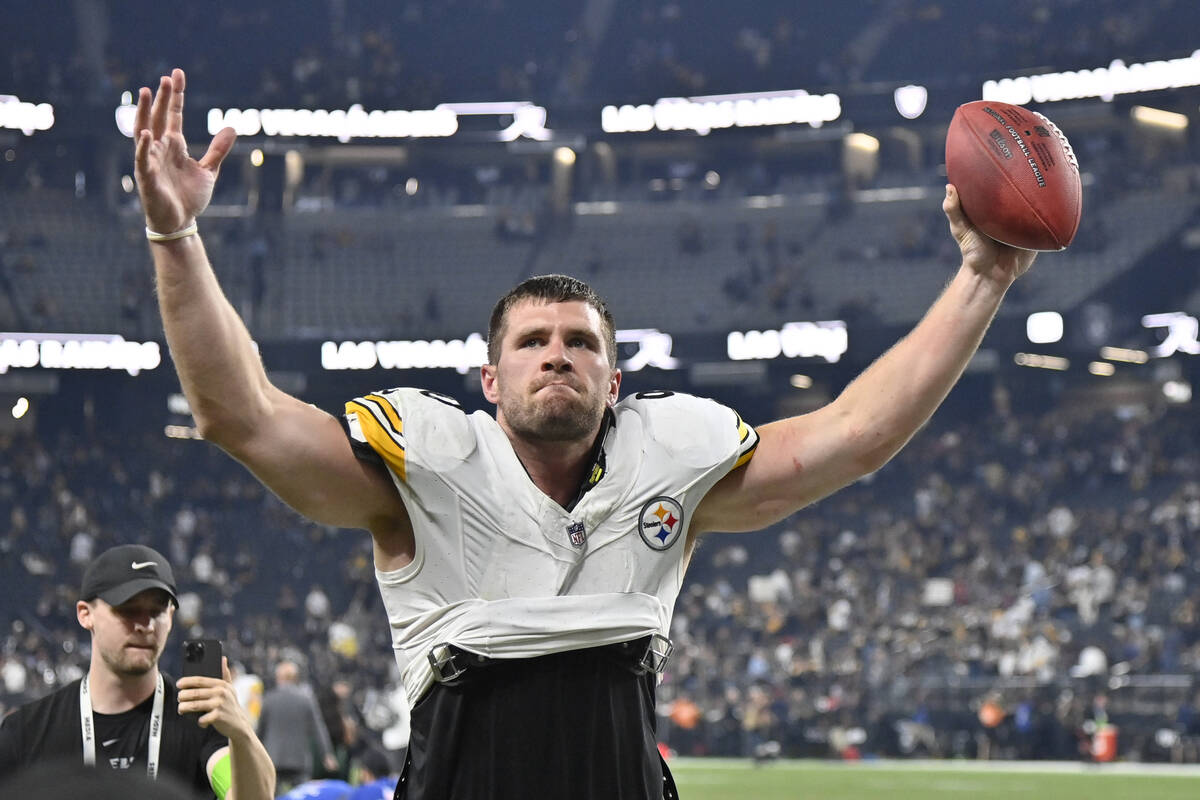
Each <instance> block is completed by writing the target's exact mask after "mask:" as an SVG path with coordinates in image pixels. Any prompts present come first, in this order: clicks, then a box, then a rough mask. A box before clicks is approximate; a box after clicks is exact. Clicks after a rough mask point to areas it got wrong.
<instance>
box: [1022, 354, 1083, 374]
mask: <svg viewBox="0 0 1200 800" xmlns="http://www.w3.org/2000/svg"><path fill="white" fill-rule="evenodd" d="M1013 362H1015V363H1016V364H1017V366H1019V367H1035V368H1037V369H1052V370H1057V371H1059V372H1063V371H1064V370H1067V369H1069V368H1070V366H1071V362H1070V361H1068V360H1067V359H1065V358H1062V357H1061V356H1044V355H1040V354H1038V353H1017V354H1016V355H1015V356H1013Z"/></svg>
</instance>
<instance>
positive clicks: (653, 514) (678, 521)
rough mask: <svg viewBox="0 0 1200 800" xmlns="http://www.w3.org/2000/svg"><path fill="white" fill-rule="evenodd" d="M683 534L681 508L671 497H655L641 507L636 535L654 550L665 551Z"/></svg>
mask: <svg viewBox="0 0 1200 800" xmlns="http://www.w3.org/2000/svg"><path fill="white" fill-rule="evenodd" d="M682 532H683V506H681V505H679V501H677V500H676V499H675V498H673V497H666V496H665V495H664V496H662V497H655V498H654V499H653V500H651V501H649V502H648V503H646V504H645V505H644V506H642V513H641V514H639V515H638V533H639V534H641V537H642V541H644V542H645V543H646V544H648V545H650V546H651V547H652V548H654V549H655V550H666V549H667V548H669V547H670V546H671V545H673V544H675V540H676V539H678V538H679V534H680V533H682Z"/></svg>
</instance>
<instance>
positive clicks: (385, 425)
mask: <svg viewBox="0 0 1200 800" xmlns="http://www.w3.org/2000/svg"><path fill="white" fill-rule="evenodd" d="M345 423H346V433H347V435H348V436H349V437H350V444H351V447H353V449H354V452H355V453H356V454H357V455H358V457H359V458H362V459H365V460H368V461H375V462H376V463H381V464H383V465H385V466H386V467H387V468H388V470H389V471H390V472H391V473H392V475H393V476H394V477H395V479H396V480H397V481H398V482H400V483H408V477H409V473H410V472H411V471H412V470H413V469H414V468H416V469H421V468H433V469H434V471H437V470H438V469H441V468H445V467H446V466H447V465H450V464H453V463H457V462H460V461H462V460H463V459H465V458H466V457H467V456H468V455H469V454H470V453H471V452H472V451H473V450H474V449H475V436H474V433H473V432H472V430H471V426H470V424H469V423H468V421H467V415H466V414H465V413H464V412H463V410H462V408H461V407H460V406H459V405H458V403H457V401H455V400H454V399H453V398H451V397H447V396H445V395H442V394H438V393H437V392H431V391H427V390H425V389H408V388H402V389H389V390H387V391H385V392H374V393H372V394H368V395H364V396H362V397H356V398H354V399H353V400H351V401H349V402H348V403H346V415H345Z"/></svg>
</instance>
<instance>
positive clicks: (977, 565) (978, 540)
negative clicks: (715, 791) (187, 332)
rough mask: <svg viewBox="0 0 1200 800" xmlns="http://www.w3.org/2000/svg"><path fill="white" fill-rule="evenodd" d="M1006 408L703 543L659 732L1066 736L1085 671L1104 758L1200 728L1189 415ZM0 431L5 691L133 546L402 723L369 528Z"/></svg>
mask: <svg viewBox="0 0 1200 800" xmlns="http://www.w3.org/2000/svg"><path fill="white" fill-rule="evenodd" d="M1019 403H1020V401H1019V399H1017V398H1012V399H1009V398H1008V397H1007V396H1005V393H1004V392H1003V391H1002V390H1001V391H999V392H998V394H997V399H996V403H995V408H994V409H993V410H991V411H990V412H984V411H982V410H981V411H980V412H979V413H978V416H977V418H973V419H966V418H956V417H955V416H954V415H948V416H944V417H943V418H935V421H934V423H933V425H931V427H930V428H929V429H928V430H926V431H924V432H922V433H921V434H920V435H919V436H918V438H917V439H916V440H915V441H914V442H913V443H912V444H911V445H910V446H909V448H908V449H907V450H906V451H904V453H902V454H901V456H900V457H898V459H897V460H896V461H895V462H894V463H892V464H891V465H889V466H888V467H886V468H885V469H883V470H881V471H880V472H879V473H877V474H875V475H874V476H872V477H871V478H870V479H868V480H864V481H862V482H860V483H859V484H857V485H855V486H853V487H850V488H848V489H847V490H845V491H843V492H842V493H840V494H838V495H837V496H835V497H833V498H831V499H830V500H827V501H825V502H823V503H821V504H819V505H818V506H816V507H814V508H812V509H808V510H806V511H804V512H801V513H799V514H797V515H795V516H794V517H793V518H791V519H789V520H787V521H786V522H785V523H784V524H782V525H780V526H777V527H776V528H774V529H771V530H768V531H765V532H761V533H757V534H752V535H748V536H737V537H735V536H723V535H713V536H710V537H708V538H707V539H706V540H704V541H702V542H701V544H700V546H699V548H698V550H697V553H696V555H695V557H694V559H693V563H692V566H691V568H690V575H689V580H688V583H687V584H686V585H685V589H684V593H683V595H682V596H681V599H680V602H679V605H678V607H677V610H676V615H675V621H674V629H673V636H674V640H675V643H676V654H675V656H674V658H675V660H674V662H673V663H672V665H671V667H670V669H669V670H668V673H667V675H666V676H665V680H664V683H663V685H662V687H661V688H660V695H659V701H660V715H661V721H662V730H661V733H662V736H663V739H664V740H665V741H666V743H667V744H668V745H669V746H670V747H672V748H673V749H674V750H675V751H677V752H681V753H687V754H725V755H756V754H757V755H759V756H762V755H764V754H771V753H775V752H779V753H783V754H791V755H801V754H809V755H821V756H839V755H840V756H853V755H854V754H856V753H882V754H892V755H907V754H912V753H926V754H934V755H959V756H963V755H967V756H970V755H982V754H986V755H990V756H991V757H999V756H1007V757H1012V756H1018V755H1024V756H1028V757H1052V756H1054V757H1067V758H1069V757H1078V755H1079V753H1080V750H1079V746H1078V743H1079V741H1080V740H1079V739H1078V738H1077V734H1079V732H1080V731H1081V730H1083V725H1084V723H1085V722H1087V720H1088V719H1090V716H1089V715H1090V714H1091V709H1092V705H1093V699H1094V698H1095V697H1096V696H1099V695H1101V694H1104V693H1107V694H1108V695H1109V699H1110V700H1111V704H1110V705H1109V707H1108V712H1107V713H1108V714H1109V715H1110V716H1111V718H1112V720H1113V721H1114V722H1116V723H1117V724H1118V725H1119V726H1125V728H1124V729H1125V730H1126V731H1127V735H1126V737H1125V739H1124V740H1123V742H1122V746H1123V747H1124V748H1125V754H1126V755H1132V757H1138V758H1167V757H1170V756H1169V754H1168V753H1166V752H1165V751H1162V748H1161V747H1158V745H1156V744H1155V739H1154V734H1155V733H1156V732H1157V731H1158V729H1160V728H1162V729H1168V730H1172V731H1174V732H1175V734H1176V735H1178V737H1180V738H1179V740H1178V742H1177V748H1178V747H1187V746H1190V747H1193V748H1194V743H1195V741H1197V740H1196V739H1195V737H1196V736H1197V735H1200V708H1198V706H1197V703H1198V701H1200V695H1198V694H1197V690H1198V689H1200V687H1198V686H1197V685H1196V683H1195V675H1197V674H1200V575H1198V567H1197V564H1200V558H1198V556H1200V553H1197V551H1196V548H1197V541H1200V536H1198V534H1200V483H1198V482H1197V480H1196V476H1197V475H1200V456H1198V455H1197V453H1200V449H1197V447H1196V443H1197V441H1200V427H1198V423H1197V419H1196V417H1195V415H1194V414H1191V413H1189V412H1188V411H1187V410H1186V407H1185V408H1184V409H1179V410H1173V409H1171V408H1167V407H1164V408H1160V409H1153V410H1151V409H1146V408H1141V409H1132V408H1131V409H1126V410H1124V411H1120V412H1116V413H1114V412H1113V411H1112V410H1095V411H1086V410H1082V409H1081V408H1079V407H1064V408H1063V409H1061V410H1058V411H1054V412H1052V413H1048V414H1040V415H1037V416H1033V415H1030V414H1028V413H1023V412H1022V410H1021V408H1020V405H1019ZM1010 406H1011V408H1010ZM0 451H2V452H3V458H2V459H0V515H2V516H3V518H4V519H5V520H6V521H7V523H8V524H7V525H6V526H5V528H4V531H3V533H2V534H0V582H2V583H3V585H4V586H5V587H6V589H5V592H4V593H3V598H2V599H0V607H2V612H0V619H4V620H6V621H7V623H6V626H5V629H4V630H3V631H0V636H2V638H0V678H2V682H0V704H2V705H3V706H6V707H12V706H15V705H16V704H18V703H20V702H22V701H23V700H26V699H29V698H31V697H36V696H40V695H42V694H44V693H46V692H48V691H50V690H52V689H54V688H56V687H58V686H60V685H62V684H64V683H66V682H69V681H70V680H73V679H74V678H75V677H77V676H78V674H79V666H80V664H81V663H83V662H84V660H85V658H84V656H85V654H84V653H83V652H81V651H82V650H83V649H85V648H86V647H87V640H86V638H84V637H83V636H82V635H81V633H80V629H79V627H78V625H77V624H76V622H75V619H74V602H75V599H76V595H77V592H78V578H79V575H80V573H81V570H82V566H83V565H84V564H86V563H87V562H88V560H89V558H91V557H92V555H93V554H94V553H97V552H99V551H100V550H101V549H103V548H105V547H107V546H110V545H112V544H115V543H118V542H124V541H129V540H137V541H142V542H145V543H148V544H151V545H152V546H155V547H157V548H160V549H161V550H162V551H163V552H164V553H165V554H167V555H168V557H169V558H170V559H171V560H172V561H173V562H174V563H175V564H177V565H179V566H178V567H177V571H178V573H179V574H178V576H177V577H178V581H179V586H180V591H181V592H182V594H181V596H180V609H179V613H178V615H177V617H176V626H177V627H181V628H182V629H183V631H184V632H185V633H184V636H200V635H204V636H215V637H219V638H222V639H224V640H225V642H226V651H227V653H228V654H229V655H230V656H231V661H233V662H234V663H236V664H237V665H238V670H239V671H240V672H242V673H249V674H254V675H258V676H267V675H269V674H271V670H272V668H273V666H274V665H275V664H276V663H277V662H278V661H279V660H281V659H290V660H292V661H295V662H296V663H298V664H300V665H301V666H302V671H303V674H304V676H305V678H306V679H307V681H308V682H309V684H310V685H311V686H312V687H313V689H314V691H315V692H316V693H317V695H318V697H319V698H323V699H324V700H325V701H326V703H325V706H326V708H328V709H337V708H340V709H341V710H340V711H336V712H331V713H330V715H329V719H330V724H331V725H332V726H333V727H334V728H335V730H338V731H341V733H339V734H338V736H339V737H340V742H339V743H340V745H341V746H342V747H343V748H344V750H345V752H350V751H351V750H352V749H354V748H356V747H361V746H362V745H363V744H365V743H367V742H372V741H378V740H380V739H382V738H384V737H385V732H387V731H388V729H394V728H396V726H397V725H400V726H402V725H403V722H402V721H401V719H402V714H401V712H400V710H399V708H398V707H397V705H396V704H397V703H398V702H402V701H400V700H398V699H397V698H398V697H399V696H398V695H395V689H396V687H397V685H398V684H397V678H396V674H395V666H394V662H393V660H392V657H391V648H390V640H389V636H388V631H387V628H386V623H385V614H384V612H383V610H382V608H381V607H380V603H379V597H378V592H377V589H376V588H375V586H374V581H373V572H372V566H371V553H370V546H369V539H368V537H366V536H365V535H363V534H361V533H359V532H353V531H340V530H336V529H330V528H326V527H322V526H318V525H314V524H312V523H310V522H307V521H305V520H303V519H302V518H300V517H299V516H297V515H296V514H294V513H293V512H291V511H290V510H289V509H287V508H286V507H284V506H283V505H282V504H281V503H280V502H279V501H278V500H276V499H275V498H274V497H273V496H272V495H270V494H269V493H267V492H265V491H264V490H263V489H262V487H261V486H259V485H258V484H257V483H256V482H254V481H253V480H252V479H250V478H249V477H248V476H245V475H243V473H242V472H241V471H240V469H239V468H238V466H237V465H236V464H235V463H234V462H233V461H232V460H230V459H228V458H227V457H225V456H223V455H222V454H220V453H219V452H218V451H216V449H215V448H210V447H207V446H205V445H204V444H203V443H199V442H195V441H181V440H176V439H168V438H165V437H163V436H162V434H161V432H150V431H144V430H143V431H140V432H138V433H132V434H131V433H129V432H116V431H114V430H110V429H107V428H105V427H104V426H102V425H100V424H84V425H80V426H76V427H72V428H69V429H68V428H62V429H60V430H58V431H57V432H55V433H54V434H53V435H44V436H40V437H34V436H28V435H19V436H11V435H10V436H6V437H4V438H3V439H2V440H0ZM184 636H181V637H180V638H181V639H182V638H184ZM173 655H174V656H177V654H172V653H170V652H169V653H168V654H167V658H166V660H165V666H166V669H167V670H168V671H171V670H174V669H177V667H178V662H177V661H174V662H173V661H172V656H173ZM1162 675H1168V676H1173V677H1172V678H1171V679H1170V680H1168V681H1167V682H1166V683H1165V684H1161V686H1160V688H1159V689H1149V688H1145V687H1147V686H1151V685H1152V684H1154V681H1155V680H1158V678H1156V677H1154V676H1162ZM1147 681H1148V682H1147ZM335 686H336V687H337V692H336V693H335V691H334V690H335ZM1139 687H1142V688H1139ZM1162 687H1165V688H1162ZM985 706H986V709H985ZM981 716H982V717H984V718H990V720H991V723H992V724H990V725H985V724H984V723H983V722H981V721H980V719H981ZM347 718H349V719H353V720H356V721H357V722H356V723H355V724H351V725H349V726H346V725H344V724H343V723H344V720H345V719H347ZM347 730H348V731H349V733H347ZM387 737H388V739H389V740H390V741H392V742H393V746H394V743H395V742H397V741H402V738H403V737H402V735H399V734H398V733H397V731H396V730H392V731H390V732H389V733H387ZM1184 752H1185V751H1183V750H1178V749H1176V757H1180V756H1179V753H1184Z"/></svg>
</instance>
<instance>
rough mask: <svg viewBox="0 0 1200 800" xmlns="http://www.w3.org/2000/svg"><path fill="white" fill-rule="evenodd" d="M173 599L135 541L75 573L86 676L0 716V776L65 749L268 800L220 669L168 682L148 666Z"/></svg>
mask: <svg viewBox="0 0 1200 800" xmlns="http://www.w3.org/2000/svg"><path fill="white" fill-rule="evenodd" d="M177 604H178V599H177V596H176V592H175V578H174V575H173V573H172V572H171V566H170V565H169V564H168V563H167V560H166V559H165V558H163V556H162V554H160V553H158V552H157V551H155V550H153V549H151V548H149V547H144V546H142V545H120V546H118V547H113V548H111V549H109V550H107V551H105V552H104V553H102V554H101V555H100V556H99V557H98V558H97V559H95V560H94V561H93V562H92V563H91V564H90V565H89V566H88V568H87V570H86V571H85V572H84V576H83V584H82V587H81V590H80V600H79V602H78V603H77V604H76V606H75V612H76V617H77V619H78V620H79V624H80V625H81V626H82V627H83V628H84V629H86V630H88V631H90V632H91V636H92V648H91V650H92V654H91V663H90V665H89V667H88V671H87V674H86V675H84V676H83V678H81V679H80V680H78V681H74V682H73V683H71V684H69V685H67V686H65V687H63V688H62V689H59V690H58V691H56V692H54V693H52V694H50V695H48V696H46V697H43V698H42V699H40V700H37V701H34V702H32V703H29V704H28V705H25V706H22V707H21V708H19V709H17V710H16V711H14V712H13V713H12V714H11V715H9V716H8V717H7V718H6V719H5V720H4V722H3V724H2V725H0V779H4V778H7V777H9V776H10V775H12V774H14V773H16V772H17V771H19V770H21V769H23V768H27V767H29V766H31V765H33V764H37V763H41V762H45V761H50V760H56V759H63V758H70V759H80V758H81V759H82V763H83V764H85V765H88V766H96V767H97V768H100V769H109V770H139V771H142V772H144V773H145V774H146V775H147V776H149V777H150V778H152V779H153V778H156V777H157V776H158V775H159V774H160V773H168V774H170V776H171V777H172V778H174V779H175V780H177V781H180V782H182V783H183V784H184V785H186V786H188V787H191V788H192V790H193V791H196V792H199V793H202V794H207V795H212V796H215V797H217V798H220V799H221V800H230V798H236V800H268V799H269V798H271V797H273V796H274V790H275V768H274V766H273V765H272V764H271V760H270V757H269V756H268V755H267V751H266V749H265V748H264V747H263V746H262V743H261V742H260V741H259V740H258V738H257V737H256V736H255V735H254V727H253V725H252V724H251V722H250V719H249V717H248V716H247V715H246V712H245V711H244V710H243V709H242V707H241V706H240V705H239V704H238V702H237V697H236V695H235V694H234V690H233V685H232V683H231V682H230V676H229V667H228V665H227V664H225V663H224V660H222V668H223V672H224V679H223V680H222V679H220V678H209V677H198V676H192V677H185V678H180V679H179V681H177V682H176V681H173V680H171V679H170V678H167V677H166V676H164V675H163V674H162V673H161V672H159V669H158V660H159V657H160V656H161V655H162V652H163V648H164V647H166V644H167V639H168V637H169V636H170V633H171V624H172V621H173V619H174V615H175V608H176V606H177Z"/></svg>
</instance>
